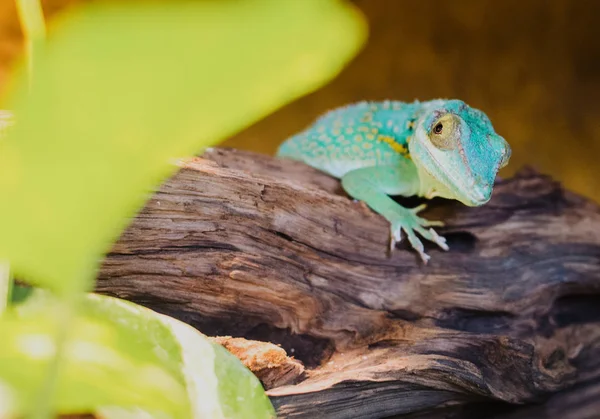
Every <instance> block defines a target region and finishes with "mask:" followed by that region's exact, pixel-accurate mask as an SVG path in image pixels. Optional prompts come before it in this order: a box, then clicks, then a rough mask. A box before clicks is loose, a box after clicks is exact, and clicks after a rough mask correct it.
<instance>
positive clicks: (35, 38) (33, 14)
mask: <svg viewBox="0 0 600 419" xmlns="http://www.w3.org/2000/svg"><path fill="white" fill-rule="evenodd" d="M15 1H16V4H17V12H18V15H19V21H20V23H21V29H22V30H23V37H24V38H25V55H26V60H27V71H28V76H29V87H30V88H31V80H32V74H33V61H34V56H35V49H36V46H38V45H39V44H41V43H42V42H43V41H44V39H46V23H45V21H44V13H43V12H42V5H41V3H40V1H39V0H15Z"/></svg>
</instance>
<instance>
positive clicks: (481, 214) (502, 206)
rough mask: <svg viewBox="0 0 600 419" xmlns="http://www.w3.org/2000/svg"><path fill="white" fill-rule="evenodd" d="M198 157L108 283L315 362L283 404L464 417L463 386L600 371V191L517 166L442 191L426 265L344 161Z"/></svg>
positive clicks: (146, 221) (560, 382)
mask: <svg viewBox="0 0 600 419" xmlns="http://www.w3.org/2000/svg"><path fill="white" fill-rule="evenodd" d="M204 157H205V159H194V160H192V161H189V162H187V163H185V164H184V165H183V168H182V170H181V171H180V172H179V173H178V174H177V175H176V176H174V177H173V178H172V179H170V180H169V181H168V182H166V183H165V184H164V185H163V186H162V187H161V188H160V191H159V192H157V193H156V194H155V195H154V196H153V198H152V199H151V200H150V201H149V202H148V204H147V206H146V208H145V209H144V210H143V211H142V212H141V213H140V214H139V216H138V217H137V218H136V219H135V220H134V222H133V223H132V225H131V226H130V227H129V229H128V230H127V231H126V232H125V233H124V234H123V236H122V238H121V239H120V241H119V242H118V243H117V244H116V245H115V246H114V249H113V250H112V252H111V253H110V254H109V255H108V256H107V258H106V260H105V262H104V264H103V266H102V269H101V271H100V273H99V281H98V285H97V287H98V288H97V289H98V291H99V292H102V293H107V294H111V295H116V296H119V297H123V298H127V299H130V300H132V301H135V302H138V303H141V304H144V305H146V306H148V307H151V308H153V309H155V310H157V311H160V312H163V313H168V314H170V315H173V316H175V317H178V318H180V319H182V320H184V321H187V322H189V323H191V324H193V325H194V326H196V327H198V328H199V329H200V330H201V331H203V332H204V333H206V334H208V335H231V336H242V337H246V338H250V339H256V340H263V341H270V342H274V343H279V344H281V345H282V347H283V348H284V349H286V351H287V352H288V354H290V355H294V356H295V357H296V358H297V359H299V360H300V361H302V362H303V363H304V365H305V366H306V372H305V374H303V375H302V377H300V378H299V380H298V382H297V383H296V384H293V385H286V386H281V387H276V388H273V389H270V390H269V395H270V396H271V398H272V400H273V403H274V404H275V406H276V408H277V410H278V413H279V415H280V416H281V417H289V418H292V417H293V418H297V417H298V418H304V417H306V418H309V417H310V418H314V417H324V418H325V417H327V418H378V417H386V416H392V415H399V414H412V415H415V414H418V417H420V418H425V417H432V418H433V417H467V416H464V415H465V414H464V411H465V410H464V409H463V408H462V407H461V406H462V405H464V404H466V403H474V402H490V401H497V402H504V403H510V404H522V403H529V402H539V401H540V400H543V399H544V398H545V397H546V396H548V395H549V394H551V393H553V392H556V391H560V390H564V389H568V388H570V387H571V386H573V385H574V384H576V383H577V382H580V381H583V380H594V379H595V378H597V377H598V376H600V373H599V372H600V369H599V368H598V367H599V365H600V361H599V360H600V357H599V355H600V349H599V348H600V209H599V208H598V207H597V206H595V205H594V204H592V203H590V202H588V201H585V200H583V199H581V198H579V197H577V196H575V195H573V194H571V193H568V192H565V191H563V190H562V189H561V187H560V185H559V184H557V183H555V182H553V181H552V180H551V179H549V178H547V177H543V176H540V175H537V174H535V173H533V172H530V171H523V172H521V173H520V174H519V175H517V176H516V177H515V178H512V179H508V180H503V181H499V182H498V184H497V186H496V188H495V192H494V196H493V198H492V200H491V201H490V202H489V203H488V204H487V205H485V206H483V207H480V208H467V207H465V206H463V205H461V204H459V203H456V202H450V201H444V200H435V201H433V202H432V204H431V205H430V208H429V209H428V210H427V211H426V212H425V213H424V215H425V216H426V217H428V218H431V219H443V220H445V221H446V227H444V228H443V229H439V232H440V233H441V234H443V235H445V236H446V238H447V239H448V242H449V244H450V248H451V250H450V251H449V252H443V251H441V250H438V249H437V248H435V247H434V246H428V249H427V250H428V252H429V253H430V255H431V256H432V259H431V261H430V263H429V264H428V265H427V266H423V265H421V263H420V262H419V260H418V258H417V256H416V255H415V253H414V252H412V251H408V250H406V249H404V248H401V247H400V248H398V249H396V250H395V251H394V252H393V253H392V254H389V253H388V252H387V250H386V249H387V245H388V241H387V240H388V225H387V223H386V221H385V220H384V219H383V218H381V217H380V216H378V215H376V214H374V213H372V212H371V211H370V210H369V209H368V208H366V207H365V206H364V205H363V204H361V203H357V202H353V201H352V200H351V199H349V198H348V197H347V196H345V195H344V194H343V193H342V192H341V191H340V188H339V183H338V182H337V181H336V180H334V179H331V178H329V177H327V176H325V175H323V174H321V173H318V172H317V171H315V170H312V169H310V168H308V167H307V166H304V165H302V164H300V163H294V162H290V161H279V160H275V159H271V158H270V157H267V156H261V155H255V154H251V153H246V152H239V151H233V150H222V149H214V150H211V151H209V152H207V153H206V154H205V155H204ZM453 406H455V407H453ZM448 409H449V410H448ZM450 411H461V412H463V413H456V415H454V414H453V416H450V414H448V416H445V415H446V413H444V412H450ZM436 412H437V413H436ZM492 412H494V413H498V410H492ZM461 415H463V416H461ZM415 417H417V416H415ZM473 417H486V416H482V415H481V414H480V415H479V416H477V415H476V416H473ZM490 417H491V416H490ZM523 417H526V416H523ZM556 417H557V418H558V417H561V418H562V417H563V416H556ZM510 418H511V419H514V418H515V417H512V416H511V417H510ZM546 418H551V417H550V416H547V417H546ZM552 418H554V416H552Z"/></svg>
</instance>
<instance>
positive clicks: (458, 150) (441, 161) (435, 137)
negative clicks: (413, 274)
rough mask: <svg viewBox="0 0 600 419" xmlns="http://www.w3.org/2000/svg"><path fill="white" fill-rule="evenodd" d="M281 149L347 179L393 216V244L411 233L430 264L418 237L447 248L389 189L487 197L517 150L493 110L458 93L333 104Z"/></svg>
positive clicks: (355, 193) (351, 190) (350, 189)
mask: <svg viewBox="0 0 600 419" xmlns="http://www.w3.org/2000/svg"><path fill="white" fill-rule="evenodd" d="M276 155H277V156H278V157H280V158H288V159H292V160H298V161H301V162H303V163H305V164H307V165H309V166H312V167H314V168H316V169H318V170H320V171H323V172H325V173H327V174H329V175H331V176H333V177H335V178H338V179H340V180H341V184H342V188H343V189H344V191H345V192H346V193H347V194H348V195H349V196H350V197H352V198H354V199H355V200H356V201H363V202H364V203H365V204H367V206H369V207H370V208H371V209H372V210H374V211H375V212H376V213H379V214H380V215H382V216H383V217H384V218H385V219H387V220H388V221H389V223H390V237H389V244H390V251H393V249H394V248H395V247H396V243H398V242H400V241H401V240H402V239H403V235H406V237H407V238H408V241H409V243H410V245H411V246H412V248H413V249H414V250H415V251H416V252H417V253H418V255H419V256H420V258H421V260H422V261H423V263H424V264H427V262H428V261H429V259H430V256H429V255H427V254H426V253H425V251H424V246H423V243H422V242H421V240H420V239H419V237H418V236H417V234H418V235H420V236H421V237H423V238H424V239H427V240H429V241H432V242H434V243H436V244H437V245H438V246H439V247H440V248H442V249H443V250H449V248H448V244H447V242H446V239H445V238H444V237H442V236H440V235H438V234H437V232H436V231H435V230H434V229H433V227H438V226H443V225H444V224H443V222H441V221H430V220H426V219H424V218H422V217H420V216H419V213H420V212H421V211H423V210H424V209H425V208H426V204H422V205H419V206H417V207H415V208H405V207H404V206H402V205H400V204H399V203H397V202H396V201H394V200H393V199H392V198H391V197H390V195H391V196H394V195H401V196H407V197H408V196H415V195H416V196H420V197H424V198H426V199H431V198H433V197H442V198H447V199H454V200H457V201H459V202H461V203H463V204H465V205H467V206H471V207H475V206H480V205H483V204H485V203H486V202H488V201H489V200H490V198H491V195H492V189H493V186H494V181H495V178H496V174H497V172H498V170H499V169H500V168H502V167H504V166H506V165H507V164H508V162H509V159H510V156H511V148H510V146H509V144H508V142H507V141H506V140H505V139H504V138H503V137H501V136H500V135H498V134H497V133H496V132H495V130H494V127H493V126H492V123H491V121H490V119H489V118H488V116H487V115H486V114H485V113H484V112H483V111H481V110H478V109H475V108H472V107H470V106H469V105H467V104H466V103H465V102H464V101H462V100H458V99H450V100H447V99H436V100H430V101H423V102H419V101H414V102H412V103H410V102H401V101H391V100H386V101H380V102H372V101H363V102H358V103H353V104H349V105H346V106H342V107H340V108H336V109H333V110H330V111H328V112H327V113H325V114H324V115H322V116H321V117H319V118H317V119H316V120H315V121H314V122H313V123H312V124H311V125H310V126H309V127H307V128H306V129H305V130H303V131H302V132H299V133H297V134H295V135H292V136H291V137H289V138H288V139H287V140H285V141H284V142H283V143H282V144H281V145H280V146H279V148H278V150H277V153H276Z"/></svg>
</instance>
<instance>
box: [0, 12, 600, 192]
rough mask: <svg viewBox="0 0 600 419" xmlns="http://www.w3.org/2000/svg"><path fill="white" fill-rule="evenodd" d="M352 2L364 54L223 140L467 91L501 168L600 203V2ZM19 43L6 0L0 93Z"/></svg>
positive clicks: (271, 138)
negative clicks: (360, 18)
mask: <svg viewBox="0 0 600 419" xmlns="http://www.w3.org/2000/svg"><path fill="white" fill-rule="evenodd" d="M222 1H231V0H222ZM280 1H303V0H280ZM79 2H80V1H78V0H46V1H43V4H44V11H45V13H46V15H47V17H48V18H49V19H50V21H51V19H52V16H55V15H56V13H59V12H60V11H61V10H64V9H66V8H68V7H69V6H70V5H73V4H76V3H79ZM354 3H355V4H356V5H357V6H358V7H359V8H360V9H361V10H362V11H363V13H364V14H365V16H366V17H367V19H368V21H369V25H370V39H369V41H368V44H367V46H366V47H365V49H364V50H363V51H362V52H361V54H360V55H359V56H358V57H356V59H355V60H354V61H353V62H352V63H351V64H350V65H349V66H348V67H347V68H346V69H345V70H344V71H343V72H342V73H341V74H340V75H339V77H338V78H337V79H335V80H334V81H333V82H332V83H330V84H329V85H328V86H326V87H324V88H322V89H320V90H319V91H316V92H314V93H312V94H310V95H308V96H305V97H303V98H301V99H299V100H297V101H295V102H294V103H292V104H290V105H288V106H286V107H284V108H282V109H280V110H279V111H277V112H275V113H274V114H272V115H270V116H269V117H267V118H265V119H264V120H262V121H260V122H259V123H257V124H255V125H254V126H252V127H250V128H248V129H247V130H245V131H243V132H241V133H239V134H238V135H236V136H234V137H233V138H231V139H229V140H228V141H226V142H225V143H224V145H226V146H230V147H237V148H243V149H250V150H254V151H259V152H264V153H273V152H274V151H275V149H276V147H277V145H278V144H279V143H280V142H281V141H283V140H284V139H285V138H286V137H287V136H289V135H292V134H293V133H295V132H296V131H298V130H301V129H303V128H304V127H305V126H306V125H308V124H309V123H310V122H311V121H312V120H313V119H314V118H316V117H317V116H318V115H320V114H321V113H323V112H325V111H327V110H328V109H331V108H334V107H337V106H341V105H344V104H347V103H350V102H355V101H360V100H383V99H394V100H405V101H412V100H414V99H420V100H428V99H433V98H438V97H442V98H459V99H462V100H464V101H466V102H467V103H469V104H470V105H471V106H474V107H477V108H479V109H481V110H483V111H484V112H486V113H487V114H488V115H489V117H490V119H491V120H492V122H493V123H494V126H495V128H496V130H497V131H498V133H500V134H501V135H502V136H504V137H505V138H506V139H507V140H508V142H509V143H510V144H511V146H512V148H513V156H512V160H511V164H510V165H509V166H508V167H507V168H506V169H504V170H503V171H502V172H501V175H503V176H508V175H510V174H511V173H514V172H515V171H516V170H518V169H519V168H521V167H522V166H524V165H530V166H533V167H534V168H536V169H537V170H539V171H541V172H543V173H547V174H551V175H553V176H554V177H555V178H556V179H558V180H560V181H562V182H563V183H564V184H565V186H566V187H568V188H570V189H572V190H575V191H577V192H579V193H582V194H584V195H586V196H588V197H591V198H593V199H595V200H596V201H597V202H600V181H599V180H598V177H600V168H599V167H600V166H599V162H598V159H600V25H599V24H598V22H599V21H600V0H452V1H451V0H418V1H415V0H356V1H354ZM21 48H22V41H21V33H20V29H19V25H18V23H17V19H16V12H15V9H14V4H13V0H0V94H1V93H2V91H3V89H4V87H5V85H6V82H7V74H8V73H7V69H8V66H9V65H10V64H11V63H12V62H14V60H15V58H16V57H18V55H19V54H20V53H21ZM240 71H243V68H240Z"/></svg>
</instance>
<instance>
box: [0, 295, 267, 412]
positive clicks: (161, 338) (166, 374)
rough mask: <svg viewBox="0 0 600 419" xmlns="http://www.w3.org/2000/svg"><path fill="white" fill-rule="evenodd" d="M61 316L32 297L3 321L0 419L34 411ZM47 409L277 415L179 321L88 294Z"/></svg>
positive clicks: (249, 378) (223, 357) (223, 355)
mask: <svg viewBox="0 0 600 419" xmlns="http://www.w3.org/2000/svg"><path fill="white" fill-rule="evenodd" d="M63 309H64V305H62V304H60V302H59V301H57V300H55V299H54V298H53V297H51V296H50V295H49V294H48V293H47V292H42V291H39V290H38V291H36V292H35V293H34V294H33V295H32V296H30V297H29V298H28V299H27V300H26V301H25V302H24V303H21V304H18V305H16V306H13V311H9V312H8V313H7V314H6V315H5V316H3V317H2V318H1V319H0V335H1V336H4V337H10V338H8V339H4V340H3V344H2V345H0V416H3V414H8V413H10V414H24V413H28V410H29V409H31V408H32V407H33V406H35V397H36V395H37V394H38V391H39V388H40V386H41V385H42V382H43V373H44V371H46V367H47V364H48V363H49V362H50V361H51V359H52V357H53V355H54V352H55V350H54V348H55V346H54V345H55V342H54V339H53V333H54V332H55V330H56V328H57V327H58V326H59V325H58V322H59V318H60V313H61V310H63ZM224 371H227V373H226V374H225V373H224ZM11 406H12V407H11ZM53 408H54V409H56V410H57V411H59V412H60V413H78V412H79V413H82V412H101V413H102V416H103V417H107V418H121V417H135V415H132V413H131V412H139V410H142V411H144V412H148V413H150V414H151V415H152V416H153V417H165V418H167V417H171V418H179V417H193V418H196V419H200V418H211V419H212V418H215V419H219V418H225V417H226V418H231V419H234V418H240V419H241V418H257V419H262V418H265V419H266V418H271V417H273V416H274V411H273V407H272V406H271V404H270V402H269V399H268V398H267V396H266V395H265V393H264V391H263V389H262V386H261V384H260V382H259V381H258V379H257V378H256V377H255V376H254V375H253V374H252V373H251V372H250V371H248V370H247V369H246V367H244V366H243V365H242V363H241V362H240V361H239V360H238V359H237V358H235V357H233V356H232V355H230V354H229V353H227V352H226V351H225V349H223V348H222V347H221V346H219V345H216V344H213V343H211V342H210V341H209V340H208V339H206V338H205V337H204V335H202V334H201V333H199V332H197V331H196V330H195V329H193V328H192V327H190V326H188V325H186V324H185V323H182V322H179V321H177V320H175V319H172V318H170V317H167V316H164V315H161V314H158V313H156V312H154V311H152V310H149V309H146V308H144V307H141V306H138V305H136V304H133V303H130V302H126V301H123V300H118V299H115V298H111V297H104V296H100V295H92V294H90V295H88V296H87V297H86V298H85V300H84V304H83V305H82V310H81V311H80V313H79V314H78V315H77V316H76V318H75V320H74V321H73V323H72V327H71V333H70V334H69V337H68V338H67V340H66V342H65V358H64V360H63V363H62V368H61V369H60V372H59V375H58V385H57V395H56V397H54V398H53ZM3 409H5V410H4V411H3ZM7 409H9V410H7Z"/></svg>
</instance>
